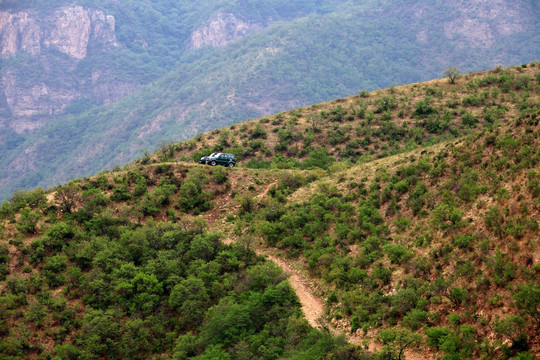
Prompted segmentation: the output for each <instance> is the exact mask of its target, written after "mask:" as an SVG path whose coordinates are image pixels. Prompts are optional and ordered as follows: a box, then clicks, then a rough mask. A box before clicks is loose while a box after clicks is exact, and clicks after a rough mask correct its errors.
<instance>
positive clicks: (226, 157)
mask: <svg viewBox="0 0 540 360" xmlns="http://www.w3.org/2000/svg"><path fill="white" fill-rule="evenodd" d="M199 163H201V164H203V163H204V164H207V165H212V166H216V165H223V166H228V167H231V168H232V167H234V165H236V156H234V154H227V153H212V154H210V155H209V156H203V157H202V158H201V160H199Z"/></svg>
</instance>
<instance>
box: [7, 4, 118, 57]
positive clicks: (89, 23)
mask: <svg viewBox="0 0 540 360" xmlns="http://www.w3.org/2000/svg"><path fill="white" fill-rule="evenodd" d="M114 27H115V19H114V17H113V16H111V15H105V14H104V13H103V11H101V10H96V9H85V8H83V7H82V6H80V5H73V6H68V7H63V8H60V9H58V10H57V11H56V12H54V14H53V15H52V16H49V17H46V18H44V19H40V18H39V16H38V14H32V13H30V12H24V11H23V12H17V13H10V12H7V11H0V48H1V50H0V55H1V56H2V57H3V58H7V57H10V56H13V55H15V54H16V53H18V52H19V51H26V52H28V53H30V54H32V55H37V54H38V53H39V52H40V51H41V48H42V46H46V47H49V46H54V47H56V48H57V49H58V50H60V51H61V52H63V53H66V54H68V55H69V56H71V57H73V58H75V59H83V58H85V57H86V54H87V51H88V47H89V45H91V44H94V45H99V46H100V47H101V48H107V47H114V46H117V43H116V36H115V33H114Z"/></svg>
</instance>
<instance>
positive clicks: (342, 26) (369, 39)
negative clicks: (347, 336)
mask: <svg viewBox="0 0 540 360" xmlns="http://www.w3.org/2000/svg"><path fill="white" fill-rule="evenodd" d="M539 7H540V6H539V5H538V2H536V1H512V2H510V1H502V0H501V1H498V0H497V1H496V0H486V1H477V2H474V3H470V2H469V1H457V0H452V1H444V2H443V1H414V2H406V3H403V2H399V1H394V0H390V1H362V2H359V1H337V0H335V1H332V0H320V1H296V2H290V1H289V2H287V1H281V0H271V1H265V2H262V3H261V2H259V1H249V0H244V1H233V0H222V1H208V0H207V1H198V2H191V1H167V0H163V1H153V2H135V1H131V2H117V1H112V0H109V1H108V0H86V1H77V2H68V1H61V0H59V1H46V2H45V1H38V2H36V1H2V2H0V61H1V62H0V64H1V65H0V66H1V67H0V90H1V91H0V168H2V169H3V171H1V172H0V198H1V197H7V196H9V194H10V193H11V192H12V191H13V189H16V188H24V187H34V186H36V185H41V186H50V185H52V184H55V183H59V182H62V181H65V180H67V179H69V178H71V177H74V176H81V175H85V174H89V173H93V172H95V171H98V170H99V169H103V168H107V167H111V166H113V165H114V164H117V163H123V162H126V161H129V160H131V159H133V158H135V157H136V156H137V155H139V154H140V151H141V149H143V148H146V149H149V150H151V149H154V148H156V147H157V145H158V144H159V143H160V141H161V140H163V139H165V140H171V139H186V138H189V137H192V136H194V135H195V134H197V133H198V132H201V131H205V130H209V129H213V128H218V127H222V126H224V125H229V124H232V123H235V122H239V121H242V120H246V119H248V118H253V117H259V116H263V115H265V114H270V113H275V112H279V111H282V110H286V109H291V108H296V107H299V106H303V105H307V104H312V103H317V102H321V101H325V100H329V99H333V98H337V97H341V96H346V95H350V94H354V93H356V92H358V91H359V90H361V89H367V90H373V89H376V88H381V87H386V86H389V85H391V84H392V83H396V84H400V83H408V82H414V81H421V80H426V79H429V78H433V77H437V76H440V75H441V73H442V71H443V70H444V69H446V68H448V67H450V66H458V67H460V68H461V69H462V70H464V71H476V70H481V69H486V68H491V67H493V66H496V65H498V64H501V65H511V64H520V63H522V62H529V61H532V60H535V59H537V58H539V55H540V50H539V49H540V35H539V34H540V31H539V30H540V28H539V19H540V16H538V14H539V10H540V9H539Z"/></svg>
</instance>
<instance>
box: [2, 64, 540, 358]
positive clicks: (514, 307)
mask: <svg viewBox="0 0 540 360" xmlns="http://www.w3.org/2000/svg"><path fill="white" fill-rule="evenodd" d="M539 70H540V69H539V64H538V63H531V64H528V65H524V66H518V67H514V68H507V69H503V68H496V69H494V70H491V71H487V72H482V73H477V74H469V75H467V76H464V77H461V78H458V79H456V81H455V83H454V84H451V83H450V82H449V81H448V79H440V80H434V81H430V82H426V83H419V84H412V85H404V86H395V87H391V88H388V89H385V90H379V91H377V92H372V93H368V92H362V93H361V94H359V95H357V96H353V97H350V98H343V99H337V100H334V101H332V102H329V103H323V104H319V105H314V106H311V107H307V108H299V109H296V110H292V111H288V112H285V113H280V114H277V115H273V116H269V117H263V118H260V119H257V120H254V121H250V122H246V123H242V124H237V125H233V126H231V127H229V128H224V129H221V130H215V131H212V132H210V133H207V134H202V135H200V136H197V137H196V138H194V139H192V140H189V141H186V142H183V143H178V144H165V145H164V146H162V148H161V149H160V150H159V151H157V152H155V153H153V154H148V155H146V156H144V157H143V158H141V159H138V160H137V161H134V162H133V163H131V164H128V165H126V166H124V167H122V168H120V167H118V168H116V169H115V170H114V171H105V172H102V173H100V174H98V175H96V176H93V177H88V178H83V179H75V180H73V181H71V182H69V183H67V184H64V185H62V186H58V187H56V188H54V189H53V190H51V191H48V192H45V191H43V190H42V189H39V188H38V189H35V190H31V191H19V192H16V193H15V194H14V196H13V197H12V198H11V199H10V201H6V202H4V203H3V204H2V205H1V206H0V239H1V240H0V255H1V256H0V273H1V274H2V278H3V279H2V280H1V281H0V301H1V302H2V304H4V305H5V306H4V307H1V308H0V336H1V341H0V354H1V355H2V357H3V358H10V357H11V358H15V359H16V358H21V357H22V358H33V357H39V358H47V357H49V356H57V357H58V358H60V359H68V358H74V357H75V358H81V357H82V358H99V357H106V358H121V357H125V356H126V354H127V356H129V357H131V358H151V357H157V356H160V357H162V358H174V359H187V358H194V359H217V358H219V359H233V358H242V359H244V358H245V359H248V358H249V359H253V358H256V359H278V358H285V359H289V358H290V359H305V358H310V359H336V358H337V359H388V358H398V357H399V356H401V359H404V358H405V359H407V358H412V357H413V356H416V357H421V358H436V357H442V358H444V359H467V358H473V359H480V358H497V359H526V360H528V359H535V358H537V357H538V355H539V354H540V344H539V343H538V339H539V335H540V327H539V326H540V325H539V323H538V320H539V317H540V314H539V313H538V306H539V301H540V283H539V281H538V279H539V271H540V267H539V261H540V259H539V258H538V254H540V252H539V246H540V237H539V236H538V235H539V221H540V211H539V209H540V202H539V201H540V200H539V199H540V185H539V184H540V150H539V149H540V144H539V138H540V136H539V135H540V133H539V132H540V127H539V120H540V75H538V74H539ZM209 151H230V152H234V153H235V154H236V155H237V157H238V159H240V163H239V166H238V167H237V168H233V169H228V168H223V167H210V166H205V165H199V164H196V163H195V161H193V160H196V159H198V157H199V156H201V155H204V154H206V153H208V152H209ZM255 252H258V253H267V254H272V257H273V258H279V259H280V260H279V263H280V264H283V263H284V264H287V267H288V268H294V269H295V270H296V271H297V272H298V274H300V275H301V277H302V278H303V279H305V280H306V282H308V283H310V284H311V286H310V287H309V288H310V291H311V292H312V293H311V295H312V296H315V297H318V299H319V301H321V302H323V303H324V305H325V310H326V312H325V313H324V316H322V317H321V318H320V319H316V323H317V324H319V327H320V329H321V330H315V329H313V328H311V327H310V326H309V325H308V323H307V322H306V321H305V319H303V318H302V315H301V314H302V313H301V311H300V309H301V308H300V305H299V303H298V298H297V297H296V295H295V294H294V292H293V291H292V290H291V288H290V286H289V284H288V283H287V282H286V281H284V280H285V276H284V275H283V273H282V271H281V270H280V269H279V267H276V266H275V265H273V264H272V263H271V262H264V261H263V259H262V258H261V257H258V256H256V255H255ZM310 320H313V319H310ZM325 329H327V330H329V331H330V332H328V331H327V330H325ZM331 334H333V335H331ZM336 334H343V335H346V337H345V338H344V337H341V338H340V337H337V338H336V337H334V336H335V335H336ZM345 340H348V343H347V342H346V341H345ZM366 347H367V348H369V349H366Z"/></svg>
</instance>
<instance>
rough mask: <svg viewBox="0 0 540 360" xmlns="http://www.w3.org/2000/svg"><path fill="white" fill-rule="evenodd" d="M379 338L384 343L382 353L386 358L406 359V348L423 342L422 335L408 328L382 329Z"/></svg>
mask: <svg viewBox="0 0 540 360" xmlns="http://www.w3.org/2000/svg"><path fill="white" fill-rule="evenodd" d="M378 339H379V341H380V342H382V343H383V344H384V347H383V348H382V351H381V353H380V355H381V357H382V358H384V359H396V360H402V359H405V357H404V355H403V353H404V352H405V349H406V348H408V347H415V346H417V345H419V344H421V343H422V336H421V335H420V334H416V333H414V332H412V331H410V330H408V329H387V330H381V332H380V333H379V336H378Z"/></svg>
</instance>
